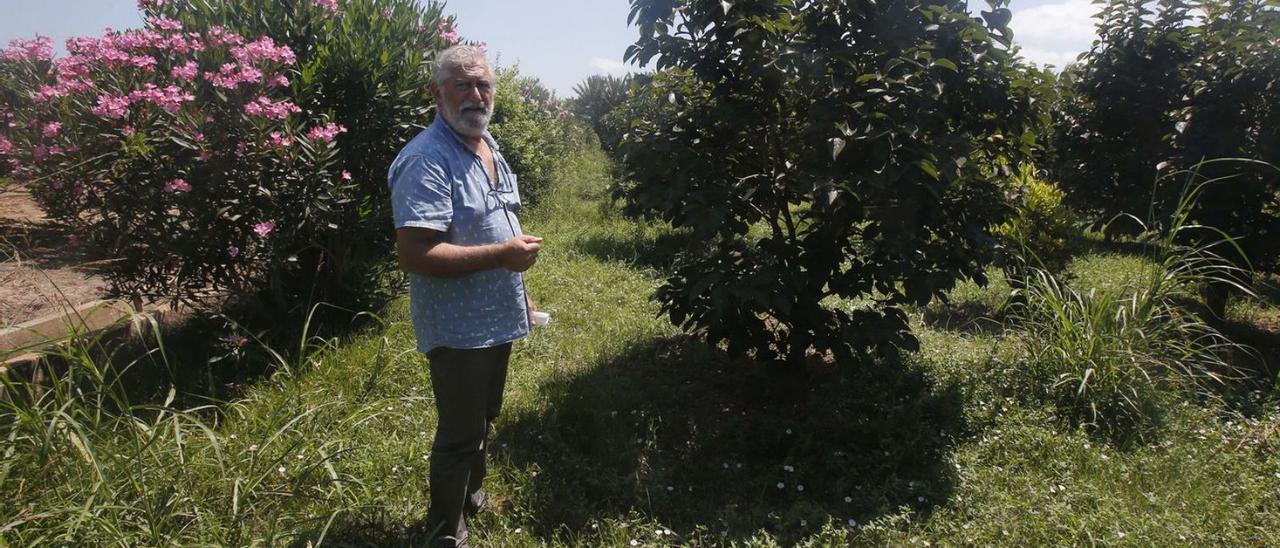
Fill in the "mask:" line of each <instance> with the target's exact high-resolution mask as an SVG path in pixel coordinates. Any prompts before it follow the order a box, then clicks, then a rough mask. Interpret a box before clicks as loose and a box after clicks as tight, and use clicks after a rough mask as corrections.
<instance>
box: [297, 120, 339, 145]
mask: <svg viewBox="0 0 1280 548" xmlns="http://www.w3.org/2000/svg"><path fill="white" fill-rule="evenodd" d="M346 131H347V128H345V127H342V125H340V124H335V123H333V122H329V123H327V124H325V125H323V126H316V127H313V128H311V129H309V130H307V138H308V139H311V140H312V141H320V142H322V143H328V142H330V141H333V139H334V137H337V136H338V134H339V133H346Z"/></svg>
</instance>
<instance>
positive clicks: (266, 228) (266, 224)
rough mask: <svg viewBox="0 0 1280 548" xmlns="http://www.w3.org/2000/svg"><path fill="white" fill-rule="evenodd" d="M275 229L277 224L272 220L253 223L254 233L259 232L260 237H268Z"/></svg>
mask: <svg viewBox="0 0 1280 548" xmlns="http://www.w3.org/2000/svg"><path fill="white" fill-rule="evenodd" d="M275 229H276V224H275V223H273V222H271V221H263V222H261V223H258V224H256V225H253V232H254V234H257V235H258V237H259V238H266V237H267V236H268V235H270V234H271V232H272V231H274V230H275Z"/></svg>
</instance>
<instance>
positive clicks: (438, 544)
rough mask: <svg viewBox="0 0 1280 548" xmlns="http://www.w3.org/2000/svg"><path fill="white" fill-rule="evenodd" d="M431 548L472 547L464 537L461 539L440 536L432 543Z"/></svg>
mask: <svg viewBox="0 0 1280 548" xmlns="http://www.w3.org/2000/svg"><path fill="white" fill-rule="evenodd" d="M431 548H471V545H469V544H467V541H466V540H465V539H464V540H462V541H459V540H458V539H456V538H453V537H439V538H437V539H436V540H435V541H434V542H432V543H431Z"/></svg>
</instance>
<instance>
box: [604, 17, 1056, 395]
mask: <svg viewBox="0 0 1280 548" xmlns="http://www.w3.org/2000/svg"><path fill="white" fill-rule="evenodd" d="M995 4H996V7H995V8H993V10H992V11H990V12H986V13H984V15H983V19H976V18H974V17H971V16H970V15H968V14H967V13H966V12H965V6H964V4H963V3H960V2H951V1H934V0H924V1H907V2H880V3H871V2H856V3H844V2H825V3H809V4H803V5H800V4H796V3H794V2H785V1H761V2H689V1H680V2H665V1H657V0H632V2H631V6H632V14H631V17H632V19H633V21H634V23H635V24H636V26H637V27H638V28H639V29H640V39H639V40H638V41H637V43H636V44H635V45H634V46H632V47H631V48H629V49H628V53H627V57H628V58H629V59H635V60H637V61H639V63H640V64H641V66H644V65H646V64H647V63H649V62H650V61H654V62H655V68H656V69H657V70H658V71H660V72H662V71H669V72H666V73H665V74H667V76H659V77H655V78H654V79H653V80H652V82H650V85H649V88H650V89H649V90H648V92H646V93H644V94H643V96H644V98H643V99H641V101H640V103H641V104H640V105H639V106H638V107H637V109H635V110H633V111H635V112H640V113H641V114H642V115H643V117H640V118H638V119H634V120H631V121H630V123H629V124H628V128H627V137H626V138H625V139H624V141H623V144H622V147H621V150H622V153H623V158H624V161H623V163H624V166H625V169H626V174H625V179H626V180H627V184H625V185H623V186H622V187H621V188H620V189H619V191H620V193H621V195H622V196H623V197H624V198H625V199H626V200H627V202H628V209H629V210H631V211H633V212H639V213H644V214H648V215H652V216H654V217H657V218H660V219H662V220H664V221H667V222H670V223H671V224H673V225H675V226H677V227H684V228H687V229H689V230H690V232H691V233H692V234H693V236H692V240H693V241H695V242H698V243H699V245H700V249H698V250H696V251H695V252H692V253H685V254H683V255H682V256H681V257H680V258H679V259H678V260H677V262H676V265H675V267H674V269H673V270H674V272H673V273H672V275H671V276H670V277H669V278H668V279H667V280H666V283H665V284H664V285H663V286H662V287H661V288H660V289H659V290H658V292H657V298H658V299H659V300H660V301H661V302H662V306H663V311H664V312H665V313H667V314H668V315H669V316H670V317H671V319H672V321H673V322H674V323H676V324H678V325H680V326H682V327H683V328H685V329H687V330H689V331H692V332H696V333H699V334H705V335H706V336H707V338H708V340H709V341H711V342H712V343H716V344H719V343H727V345H728V347H729V349H730V351H732V352H746V353H754V354H755V355H756V356H757V357H758V358H760V359H762V360H765V361H770V362H774V363H788V364H790V366H791V367H792V368H793V369H794V370H798V369H799V367H801V366H802V365H803V364H804V363H805V356H806V355H807V354H809V353H810V352H812V351H816V352H818V353H826V352H828V351H831V352H833V353H834V354H835V355H836V356H837V357H838V358H841V359H847V358H852V357H854V356H855V355H858V354H862V353H865V352H867V351H869V350H879V351H892V350H893V349H894V348H895V347H897V348H905V349H914V348H916V347H917V341H916V339H915V337H914V336H913V335H912V333H911V329H910V326H909V324H908V321H907V315H906V313H905V312H904V311H903V306H904V305H908V304H924V303H927V302H929V301H930V300H932V299H934V298H935V297H939V296H941V295H943V294H945V292H946V291H947V290H949V289H951V288H952V287H953V286H954V285H955V283H956V282H957V281H958V280H960V279H963V278H972V279H975V280H979V281H985V266H986V264H987V263H988V262H989V261H990V260H991V256H992V246H991V237H990V229H991V227H992V226H995V225H998V224H1000V223H1001V222H1003V220H1004V218H1005V217H1006V215H1007V214H1008V210H1007V207H1006V206H1005V204H1004V201H1003V200H1002V198H1001V192H1000V188H999V185H998V183H997V181H996V177H995V176H993V174H996V173H1001V172H1002V171H1003V170H1004V169H1007V165H1009V164H1010V163H1017V162H1019V161H1020V160H1021V158H1023V157H1024V156H1025V155H1027V154H1029V153H1030V152H1031V149H1032V146H1033V145H1034V132H1033V131H1032V127H1031V118H1032V114H1033V113H1032V112H1031V101H1030V99H1029V96H1028V93H1029V91H1030V89H1031V88H1032V87H1033V86H1032V85H1031V84H1030V83H1028V82H1020V81H1019V80H1020V78H1021V76H1022V74H1021V72H1020V71H1019V70H1018V67H1017V61H1016V59H1015V56H1014V55H1013V54H1012V53H1011V52H1010V51H1009V49H1008V48H1009V47H1010V44H1011V42H1010V36H1009V29H1008V26H1007V25H1008V21H1009V18H1010V16H1011V13H1010V12H1009V10H1007V9H1005V8H1003V7H1002V6H1003V3H1002V2H996V3H995ZM984 21H985V23H984ZM851 37H857V38H856V39H851ZM645 111H648V112H645ZM832 302H842V303H848V302H865V303H867V306H857V307H849V306H826V305H824V304H823V303H832Z"/></svg>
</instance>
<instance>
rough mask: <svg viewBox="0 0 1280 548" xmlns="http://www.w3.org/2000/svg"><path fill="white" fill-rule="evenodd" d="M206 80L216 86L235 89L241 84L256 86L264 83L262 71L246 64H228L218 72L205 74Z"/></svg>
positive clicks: (219, 68)
mask: <svg viewBox="0 0 1280 548" xmlns="http://www.w3.org/2000/svg"><path fill="white" fill-rule="evenodd" d="M204 77H205V79H207V80H209V81H210V82H213V85H214V86H217V87H220V88H226V89H233V88H235V87H236V86H238V85H240V84H256V83H258V82H261V81H262V71H261V70H258V69H257V68H254V67H253V66H250V65H246V64H243V63H242V64H239V65H237V64H236V63H226V64H223V65H222V66H221V67H218V72H206V73H204Z"/></svg>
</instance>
